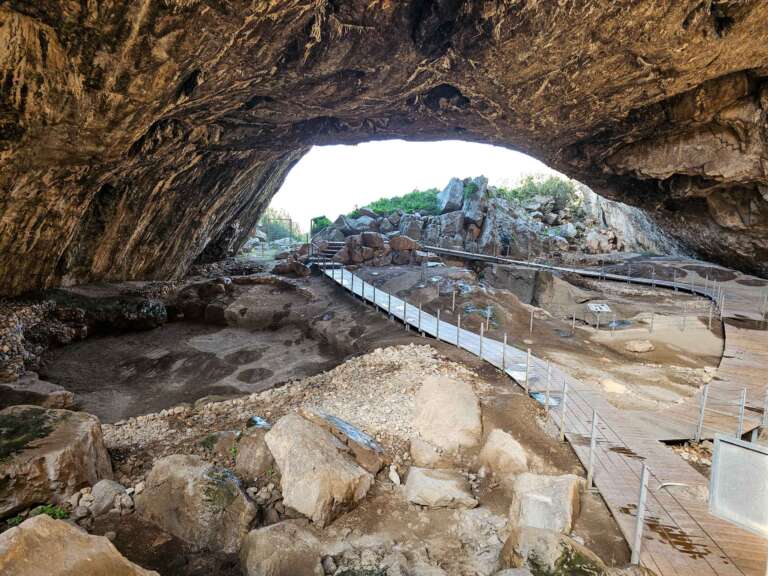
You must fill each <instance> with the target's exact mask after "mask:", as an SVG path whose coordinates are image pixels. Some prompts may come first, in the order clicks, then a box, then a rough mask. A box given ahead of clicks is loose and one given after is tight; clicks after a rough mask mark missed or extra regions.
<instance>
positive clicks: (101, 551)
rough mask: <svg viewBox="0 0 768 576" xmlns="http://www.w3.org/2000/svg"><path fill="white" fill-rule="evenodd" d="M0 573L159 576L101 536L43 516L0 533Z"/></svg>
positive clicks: (66, 575)
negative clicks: (131, 560)
mask: <svg viewBox="0 0 768 576" xmlns="http://www.w3.org/2000/svg"><path fill="white" fill-rule="evenodd" d="M0 574H8V575H9V576H11V575H13V576H72V575H74V574H87V575H88V576H159V575H158V574H157V572H154V571H151V570H144V569H143V568H141V567H140V566H137V565H136V564H134V563H133V562H130V561H129V560H127V559H126V558H124V557H123V556H122V555H121V554H120V552H118V551H117V549H116V548H115V547H114V546H113V545H112V543H111V542H110V541H109V540H108V539H107V538H105V537H104V536H91V535H89V534H88V533H87V532H85V531H83V530H81V529H80V528H77V527H75V526H72V525H71V524H69V523H68V522H64V521H63V520H54V519H53V518H50V517H49V516H46V515H45V514H40V515H38V516H34V517H32V518H30V519H29V520H25V521H24V522H22V523H21V524H20V525H19V526H17V527H15V528H11V529H10V530H7V531H6V532H3V533H2V534H0Z"/></svg>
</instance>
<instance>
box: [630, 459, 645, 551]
mask: <svg viewBox="0 0 768 576" xmlns="http://www.w3.org/2000/svg"><path fill="white" fill-rule="evenodd" d="M647 497H648V467H647V466H646V465H645V462H643V469H642V472H641V473H640V494H639V495H638V497H637V518H636V520H635V538H634V541H633V543H632V558H631V560H630V562H631V563H632V564H636V565H638V564H640V551H641V549H642V546H643V526H644V525H645V500H646V498H647Z"/></svg>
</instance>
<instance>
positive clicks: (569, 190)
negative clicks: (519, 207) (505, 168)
mask: <svg viewBox="0 0 768 576" xmlns="http://www.w3.org/2000/svg"><path fill="white" fill-rule="evenodd" d="M497 195H498V196H500V197H502V198H506V199H507V200H510V201H512V202H517V203H522V202H526V201H528V200H530V199H531V198H533V197H535V196H546V197H549V198H554V200H555V204H556V205H558V206H561V207H565V206H573V205H576V204H577V203H578V197H577V196H576V186H575V185H574V183H573V182H572V181H571V180H567V179H565V178H560V177H559V176H547V177H544V176H542V175H540V174H539V175H531V176H526V177H525V178H523V179H522V181H521V182H520V183H519V184H518V185H517V186H515V187H513V188H497Z"/></svg>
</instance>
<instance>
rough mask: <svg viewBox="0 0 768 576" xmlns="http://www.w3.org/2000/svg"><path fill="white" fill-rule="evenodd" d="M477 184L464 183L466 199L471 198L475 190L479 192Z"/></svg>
mask: <svg viewBox="0 0 768 576" xmlns="http://www.w3.org/2000/svg"><path fill="white" fill-rule="evenodd" d="M477 188H478V186H477V184H475V183H474V182H469V183H467V184H465V185H464V200H469V197H470V196H472V194H474V193H475V192H477Z"/></svg>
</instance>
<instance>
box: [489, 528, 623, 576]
mask: <svg viewBox="0 0 768 576" xmlns="http://www.w3.org/2000/svg"><path fill="white" fill-rule="evenodd" d="M499 564H500V565H501V566H502V567H504V568H507V569H512V568H518V569H520V568H526V567H527V568H530V569H531V570H533V571H534V572H535V573H537V574H591V575H594V576H602V575H605V574H606V573H607V571H608V570H607V568H606V566H605V564H604V563H603V561H602V560H600V558H598V557H597V556H596V555H595V554H594V553H593V552H592V551H591V550H589V549H587V548H585V547H584V546H583V545H581V544H579V543H578V542H576V541H575V540H573V539H572V538H569V537H568V536H565V535H563V534H558V533H556V532H552V531H551V530H542V529H540V528H514V529H513V530H511V531H510V533H509V536H508V537H507V540H506V542H505V543H504V547H503V548H502V550H501V554H500V555H499Z"/></svg>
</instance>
